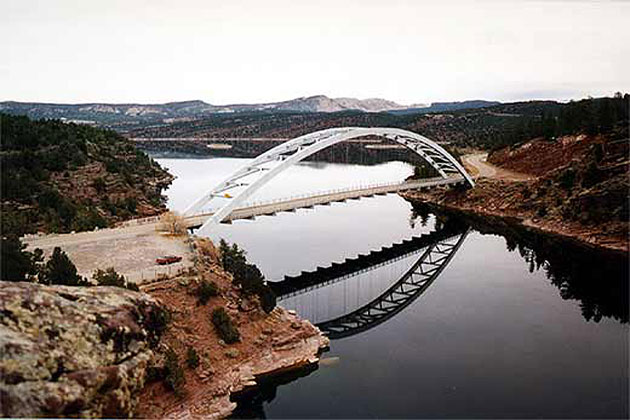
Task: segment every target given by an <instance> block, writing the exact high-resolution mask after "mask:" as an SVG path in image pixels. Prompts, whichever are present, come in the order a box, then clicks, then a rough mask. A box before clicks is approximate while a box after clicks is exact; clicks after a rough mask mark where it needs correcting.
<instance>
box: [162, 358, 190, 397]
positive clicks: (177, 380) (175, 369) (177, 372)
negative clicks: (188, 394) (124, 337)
mask: <svg viewBox="0 0 630 420" xmlns="http://www.w3.org/2000/svg"><path fill="white" fill-rule="evenodd" d="M164 370H165V374H166V377H165V379H164V382H165V384H166V386H167V387H168V388H169V389H171V390H172V391H173V392H174V393H175V395H177V396H178V397H181V396H182V395H183V387H184V384H185V383H186V377H185V376H184V369H183V368H182V367H181V365H180V364H179V358H178V357H177V353H175V350H173V349H171V348H169V349H168V350H166V354H165V362H164Z"/></svg>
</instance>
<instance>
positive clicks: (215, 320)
mask: <svg viewBox="0 0 630 420" xmlns="http://www.w3.org/2000/svg"><path fill="white" fill-rule="evenodd" d="M212 325H214V328H215V329H216V330H217V333H218V334H219V337H221V339H222V340H223V341H225V342H226V343H227V344H233V343H236V342H237V341H239V340H240V339H241V334H240V333H239V332H238V329H237V328H236V326H235V325H234V323H233V322H232V318H230V316H229V315H228V313H227V312H226V311H225V309H223V308H222V307H219V308H215V309H214V310H213V311H212Z"/></svg>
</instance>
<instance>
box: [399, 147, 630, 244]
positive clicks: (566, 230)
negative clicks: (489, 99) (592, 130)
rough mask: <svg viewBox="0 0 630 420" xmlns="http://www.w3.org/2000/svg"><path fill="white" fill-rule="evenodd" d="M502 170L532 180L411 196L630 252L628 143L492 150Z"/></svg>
mask: <svg viewBox="0 0 630 420" xmlns="http://www.w3.org/2000/svg"><path fill="white" fill-rule="evenodd" d="M488 161H489V162H492V163H495V164H496V165H498V166H499V167H500V168H506V169H509V170H512V171H520V172H522V173H526V174H530V175H531V176H532V177H533V178H532V179H529V180H527V179H526V178H524V180H520V181H519V180H514V179H505V178H504V179H495V178H492V177H488V178H480V179H479V180H478V181H477V185H476V187H475V188H473V189H471V190H466V191H464V190H437V191H430V192H427V193H409V194H408V195H407V196H408V197H409V198H412V199H421V200H426V201H428V202H432V203H435V204H438V205H441V206H444V207H448V208H453V209H459V210H464V211H470V212H474V213H477V214H486V215H493V216H502V217H511V218H514V219H516V220H517V221H519V222H520V223H522V224H523V225H525V226H529V227H533V228H537V229H540V230H543V231H547V232H552V233H557V234H561V235H564V236H567V237H572V238H575V239H578V240H580V241H582V242H585V243H588V244H591V245H594V246H599V247H604V248H609V249H616V250H625V251H627V250H628V217H629V211H628V198H629V191H630V178H629V173H630V172H629V171H630V162H629V160H628V141H627V140H625V139H622V140H615V141H613V140H610V138H609V137H607V136H602V135H600V136H586V135H577V136H563V137H560V138H559V139H557V140H555V141H546V140H542V139H537V140H532V141H529V142H526V143H524V144H521V145H519V146H514V147H511V148H504V149H501V150H498V151H496V152H494V153H492V154H491V155H490V156H489V157H488Z"/></svg>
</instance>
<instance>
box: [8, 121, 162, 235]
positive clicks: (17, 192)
mask: <svg viewBox="0 0 630 420" xmlns="http://www.w3.org/2000/svg"><path fill="white" fill-rule="evenodd" d="M0 140H1V149H0V162H1V166H2V168H1V172H2V173H1V176H2V182H1V199H2V203H1V206H2V235H3V236H5V235H9V234H17V235H22V234H24V233H29V232H37V231H45V232H69V231H73V230H74V231H80V230H89V229H93V228H95V227H105V226H109V225H111V224H112V223H114V222H116V221H120V220H124V219H128V218H131V217H140V216H148V215H153V214H157V213H159V212H161V211H162V209H163V208H164V202H163V197H162V195H161V193H162V190H163V189H164V188H165V187H166V186H168V185H169V184H170V182H171V180H172V177H171V175H170V174H168V172H166V171H165V170H164V169H162V168H161V167H160V166H159V165H158V164H157V163H156V162H155V161H153V160H152V159H151V158H149V157H148V156H147V155H146V154H144V153H143V152H141V151H139V150H137V149H136V148H135V147H134V145H133V144H132V143H131V142H130V141H128V140H127V139H125V138H124V137H122V136H120V135H119V134H117V133H115V132H113V131H108V130H102V129H98V128H93V127H88V126H82V125H76V124H66V123H63V122H61V121H58V120H43V121H31V120H30V119H28V118H27V117H23V116H10V115H6V114H0Z"/></svg>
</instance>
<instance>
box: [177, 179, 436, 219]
mask: <svg viewBox="0 0 630 420" xmlns="http://www.w3.org/2000/svg"><path fill="white" fill-rule="evenodd" d="M444 180H445V179H444V178H442V177H436V178H424V179H419V180H411V181H391V182H381V183H373V184H367V185H365V184H364V185H352V186H349V187H343V188H334V189H330V190H323V191H315V192H312V191H311V192H308V193H303V194H295V195H291V196H283V197H277V198H272V199H266V200H257V201H250V202H246V203H245V205H244V206H243V207H239V208H237V209H235V211H236V210H240V209H243V208H249V207H264V206H269V205H273V204H278V203H282V202H288V201H294V200H300V199H308V198H316V197H320V196H326V195H334V194H343V193H349V192H353V191H356V192H357V193H358V192H361V191H366V190H373V189H378V188H387V187H393V186H400V187H402V188H404V187H406V186H408V187H409V188H413V187H414V186H416V185H418V186H421V185H422V184H426V183H427V182H432V181H444ZM208 213H211V210H202V211H199V212H196V213H194V214H192V215H190V216H189V217H194V216H202V215H206V214H208Z"/></svg>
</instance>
